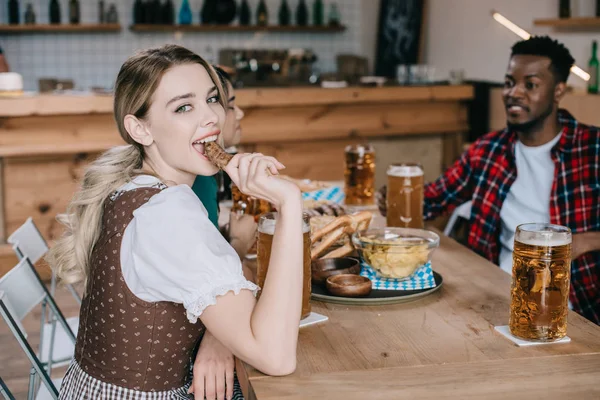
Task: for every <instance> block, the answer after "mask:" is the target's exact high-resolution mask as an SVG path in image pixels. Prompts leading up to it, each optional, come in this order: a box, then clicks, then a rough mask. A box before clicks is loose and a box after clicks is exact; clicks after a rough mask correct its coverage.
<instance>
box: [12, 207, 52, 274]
mask: <svg viewBox="0 0 600 400" xmlns="http://www.w3.org/2000/svg"><path fill="white" fill-rule="evenodd" d="M7 241H8V243H10V244H12V245H13V246H16V250H18V251H17V255H18V256H19V259H21V258H23V257H25V256H27V257H28V258H29V260H30V261H31V263H32V264H35V263H37V262H38V260H39V259H40V258H42V257H43V256H44V254H46V252H47V251H48V244H47V243H46V240H44V237H43V236H42V234H41V233H40V231H39V230H38V228H37V226H35V223H34V222H33V219H31V217H29V218H27V221H25V222H24V223H23V225H21V226H20V227H19V228H18V229H17V230H16V231H14V232H13V234H12V235H10V236H9V237H8V240H7Z"/></svg>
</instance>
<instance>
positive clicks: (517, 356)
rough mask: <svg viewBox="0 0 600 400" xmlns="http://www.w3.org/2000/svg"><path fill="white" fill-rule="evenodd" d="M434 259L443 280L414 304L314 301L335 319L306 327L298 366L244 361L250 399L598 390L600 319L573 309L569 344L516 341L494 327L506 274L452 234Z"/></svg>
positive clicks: (566, 395)
mask: <svg viewBox="0 0 600 400" xmlns="http://www.w3.org/2000/svg"><path fill="white" fill-rule="evenodd" d="M432 263H433V267H434V269H435V270H436V271H438V272H439V273H440V274H441V275H442V276H443V278H444V284H443V286H442V288H441V289H440V290H439V291H437V292H436V293H434V294H432V295H430V296H428V297H425V298H422V299H420V300H418V301H415V302H412V303H406V304H398V305H391V306H372V307H366V306H364V307H359V306H344V305H335V304H328V303H321V302H313V311H316V312H318V313H321V314H325V315H327V316H328V317H329V321H327V322H325V323H322V324H319V325H315V326H310V327H306V328H302V329H301V330H300V338H299V343H298V367H297V369H296V372H295V373H294V374H292V375H290V376H287V377H269V376H265V375H263V374H261V373H260V372H258V371H256V370H255V369H253V368H252V367H250V366H248V365H245V364H244V363H242V362H238V365H237V371H238V376H239V378H240V383H241V385H242V388H243V390H244V394H245V396H246V399H247V400H254V399H258V400H269V399H283V398H285V399H288V400H292V399H317V398H320V399H346V400H353V399H435V400H439V399H467V398H469V399H475V398H476V399H480V398H484V399H486V400H489V399H513V398H527V399H534V398H535V399H537V398H539V399H545V400H547V399H561V400H564V399H600V385H599V383H600V327H599V326H596V325H594V324H592V323H591V322H589V321H587V320H586V319H584V318H582V317H580V316H579V315H578V314H576V313H574V312H570V313H569V325H568V333H567V334H568V336H569V337H571V339H572V341H571V343H566V344H564V343H563V344H550V345H540V346H533V347H517V346H516V345H514V344H513V343H512V342H510V341H508V340H507V339H505V338H504V337H503V336H501V335H500V334H498V333H497V332H495V331H494V326H498V325H507V324H508V310H509V297H510V291H509V289H510V280H511V278H510V276H509V275H508V274H506V273H504V272H503V271H502V270H501V269H500V268H498V267H497V266H495V265H493V264H491V263H490V262H488V261H486V260H485V259H483V258H481V257H479V256H478V255H476V254H475V253H473V252H471V251H469V250H468V249H466V248H465V247H463V246H461V245H460V244H458V243H456V242H455V241H453V240H451V239H448V238H445V237H443V238H442V240H441V246H440V248H439V249H438V250H436V252H435V253H434V256H433V261H432Z"/></svg>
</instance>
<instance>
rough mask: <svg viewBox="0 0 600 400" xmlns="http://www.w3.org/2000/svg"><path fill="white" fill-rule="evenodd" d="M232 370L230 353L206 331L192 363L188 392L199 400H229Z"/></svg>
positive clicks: (231, 394)
mask: <svg viewBox="0 0 600 400" xmlns="http://www.w3.org/2000/svg"><path fill="white" fill-rule="evenodd" d="M234 368H235V360H234V357H233V354H232V353H231V351H229V349H228V348H227V347H225V346H223V345H222V344H221V342H219V341H218V340H217V338H215V337H214V336H213V335H211V333H210V332H208V331H206V333H205V334H204V337H203V338H202V342H200V348H199V349H198V354H196V360H195V361H194V377H193V381H192V386H190V390H189V392H190V393H194V397H195V398H196V399H200V400H203V399H204V397H205V396H206V399H207V400H215V399H217V400H222V399H231V398H232V397H233V371H234ZM225 395H227V397H225Z"/></svg>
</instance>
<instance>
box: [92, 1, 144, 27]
mask: <svg viewBox="0 0 600 400" xmlns="http://www.w3.org/2000/svg"><path fill="white" fill-rule="evenodd" d="M98 23H99V24H104V23H106V14H105V11H104V0H100V1H98ZM134 23H135V22H134Z"/></svg>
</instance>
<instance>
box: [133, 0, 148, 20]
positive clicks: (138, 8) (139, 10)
mask: <svg viewBox="0 0 600 400" xmlns="http://www.w3.org/2000/svg"><path fill="white" fill-rule="evenodd" d="M145 12H146V10H145V4H144V3H143V1H142V0H135V2H134V3H133V23H134V24H143V23H144V22H146V15H145Z"/></svg>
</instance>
